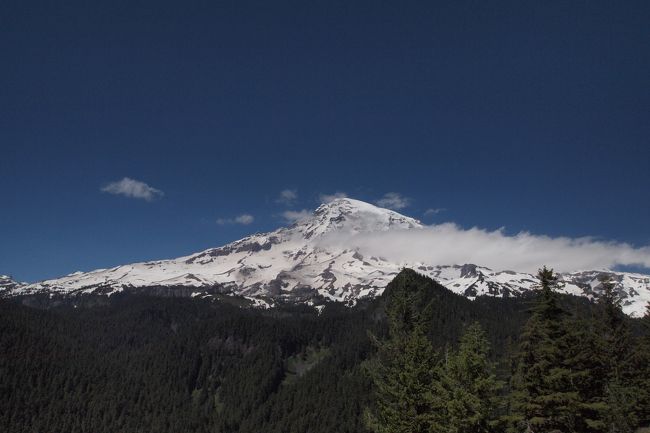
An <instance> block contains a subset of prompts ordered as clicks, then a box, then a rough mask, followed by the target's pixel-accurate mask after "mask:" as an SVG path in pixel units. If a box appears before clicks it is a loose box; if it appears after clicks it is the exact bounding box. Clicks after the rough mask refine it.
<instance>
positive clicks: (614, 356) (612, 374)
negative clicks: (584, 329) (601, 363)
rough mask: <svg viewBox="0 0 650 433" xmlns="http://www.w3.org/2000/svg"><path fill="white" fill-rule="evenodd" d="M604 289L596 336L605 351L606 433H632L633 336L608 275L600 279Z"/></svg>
mask: <svg viewBox="0 0 650 433" xmlns="http://www.w3.org/2000/svg"><path fill="white" fill-rule="evenodd" d="M601 286H602V289H603V292H602V294H601V296H600V298H599V300H598V304H599V306H600V310H601V313H600V318H599V320H598V323H599V324H600V326H599V327H598V329H597V335H598V336H599V337H600V338H601V339H602V344H603V346H604V349H605V352H604V354H605V372H604V373H605V374H604V377H605V380H606V381H605V389H604V400H605V403H606V410H605V424H606V426H605V429H606V431H608V432H610V433H629V432H632V431H634V430H635V429H636V425H637V423H638V420H637V418H636V413H635V412H636V411H635V407H636V405H637V390H636V389H635V387H634V385H633V383H632V382H633V380H632V376H633V373H632V369H631V367H632V365H631V361H632V358H631V356H632V351H631V347H632V344H631V343H632V342H631V334H630V329H629V326H628V324H627V321H626V320H625V314H624V313H623V311H622V309H621V302H620V298H619V296H618V295H617V293H616V289H615V285H614V283H613V282H612V280H611V278H610V277H609V276H608V275H604V276H603V277H601Z"/></svg>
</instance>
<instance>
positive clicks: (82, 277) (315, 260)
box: [0, 198, 650, 316]
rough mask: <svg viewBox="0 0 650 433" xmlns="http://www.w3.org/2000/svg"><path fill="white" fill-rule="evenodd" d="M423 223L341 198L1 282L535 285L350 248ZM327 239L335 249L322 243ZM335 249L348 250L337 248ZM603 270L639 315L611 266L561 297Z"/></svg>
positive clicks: (637, 285) (574, 279)
mask: <svg viewBox="0 0 650 433" xmlns="http://www.w3.org/2000/svg"><path fill="white" fill-rule="evenodd" d="M424 227H425V226H424V225H423V224H422V223H421V222H420V221H418V220H417V219H414V218H411V217H408V216H404V215H402V214H400V213H398V212H395V211H392V210H389V209H383V208H379V207H377V206H374V205H372V204H369V203H365V202H362V201H359V200H354V199H349V198H342V199H337V200H334V201H331V202H329V203H326V204H322V205H321V206H319V207H318V208H317V209H316V210H315V211H314V213H313V214H312V216H311V217H308V218H303V219H301V220H298V221H296V222H295V223H294V224H292V225H290V226H289V227H282V228H279V229H277V230H274V231H271V232H266V233H256V234H253V235H250V236H247V237H245V238H242V239H239V240H237V241H234V242H231V243H229V244H226V245H224V246H221V247H217V248H210V249H207V250H204V251H200V252H197V253H194V254H190V255H188V256H183V257H179V258H176V259H169V260H155V261H148V262H140V263H133V264H127V265H121V266H116V267H113V268H108V269H97V270H94V271H90V272H75V273H72V274H69V275H66V276H64V277H60V278H55V279H51V280H45V281H41V282H37V283H33V284H19V283H15V282H13V283H7V284H5V286H3V285H2V281H0V293H4V296H5V297H11V296H19V295H32V294H39V293H47V294H51V295H53V294H59V295H64V296H74V295H78V294H88V293H95V294H97V293H101V294H106V295H110V294H112V293H117V292H120V291H124V290H132V289H134V288H140V289H142V288H146V287H154V286H155V287H176V286H183V287H186V288H189V289H190V292H191V295H192V296H210V295H211V294H212V293H214V292H215V291H216V292H218V293H225V294H235V295H240V296H243V297H246V298H249V299H251V300H252V301H253V302H255V303H256V305H261V306H264V305H269V304H270V303H272V300H274V299H280V300H284V301H291V302H307V303H310V304H314V303H316V304H318V303H320V302H322V301H336V302H344V303H347V304H354V303H355V302H356V301H357V300H359V299H362V298H365V297H374V296H378V295H379V294H381V293H382V291H383V290H384V288H385V287H386V286H387V284H388V283H389V282H390V281H391V280H392V278H393V277H394V276H395V275H397V274H398V273H399V271H400V270H401V269H402V268H405V267H408V268H412V269H414V270H416V271H417V272H419V273H421V274H423V275H425V276H428V277H431V278H433V279H434V280H436V281H438V282H440V283H441V284H442V285H444V286H445V287H447V288H449V289H450V290H452V291H453V292H455V293H459V294H462V295H464V296H466V297H468V298H471V299H473V298H475V297H477V296H518V295H520V294H522V293H524V292H527V291H530V290H532V289H534V288H535V286H536V279H535V276H534V275H532V274H529V273H523V272H515V271H510V270H502V271H499V270H493V269H490V268H487V267H482V266H480V265H476V264H439V263H421V262H414V263H405V262H400V263H397V262H394V261H389V260H387V259H385V258H383V257H379V256H373V255H370V254H367V253H366V252H364V251H362V250H360V249H359V248H358V247H355V245H354V236H355V235H357V234H366V233H377V232H388V231H391V232H397V233H399V232H400V231H401V230H404V231H412V230H418V229H422V228H424ZM331 236H336V237H337V239H339V242H338V243H337V245H334V244H332V243H328V242H326V240H327V239H329V237H331ZM340 244H345V245H343V246H341V245H340ZM602 274H608V275H610V277H611V278H612V280H613V281H614V283H615V284H616V289H617V291H618V293H619V295H620V296H621V299H622V304H623V309H624V311H625V312H626V313H627V314H630V315H632V316H639V315H642V314H643V312H644V310H645V305H646V303H647V302H650V276H648V275H643V274H635V273H626V272H614V271H609V270H586V271H578V272H571V273H563V274H560V276H561V280H562V283H563V287H562V289H561V291H563V292H565V293H569V294H574V295H578V296H586V297H589V298H594V297H597V296H598V294H599V292H600V290H601V287H600V281H599V277H600V276H601V275H602Z"/></svg>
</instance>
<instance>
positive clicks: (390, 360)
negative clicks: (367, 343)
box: [365, 281, 444, 433]
mask: <svg viewBox="0 0 650 433" xmlns="http://www.w3.org/2000/svg"><path fill="white" fill-rule="evenodd" d="M400 283H401V284H397V285H395V290H394V292H393V294H392V296H391V299H390V300H389V302H388V305H387V307H386V314H387V316H388V325H389V335H388V339H387V340H386V341H379V340H378V339H377V338H375V337H374V336H371V337H372V338H373V340H374V342H375V344H376V346H377V348H378V354H377V357H376V358H375V359H374V360H373V361H371V363H370V364H369V366H368V368H367V370H368V372H369V374H370V377H371V378H372V380H373V383H374V388H375V389H374V397H375V399H374V400H375V405H374V407H373V408H368V409H367V410H366V413H365V419H366V424H367V426H368V427H369V428H370V429H371V430H372V431H374V432H377V433H436V432H443V431H444V430H443V426H442V424H440V415H441V409H442V404H441V401H440V397H439V394H440V390H439V389H438V386H437V383H439V378H438V374H439V365H438V364H439V363H438V360H437V356H436V353H435V352H434V350H433V347H432V345H431V343H430V342H429V340H428V338H427V336H426V329H427V323H428V322H427V320H426V314H425V313H423V312H422V311H418V309H417V306H418V305H419V304H420V303H421V302H420V298H419V295H418V294H417V293H413V292H409V290H408V282H407V281H400Z"/></svg>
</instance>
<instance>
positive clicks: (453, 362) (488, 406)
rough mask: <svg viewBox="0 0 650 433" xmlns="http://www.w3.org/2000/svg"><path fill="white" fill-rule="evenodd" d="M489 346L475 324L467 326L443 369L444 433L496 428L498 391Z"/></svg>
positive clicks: (472, 432) (480, 432)
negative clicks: (456, 348) (455, 349)
mask: <svg viewBox="0 0 650 433" xmlns="http://www.w3.org/2000/svg"><path fill="white" fill-rule="evenodd" d="M489 352H490V343H489V342H488V340H487V336H486V334H485V331H483V329H482V328H481V325H479V323H478V322H474V323H472V324H471V325H469V326H468V327H467V329H466V330H465V333H464V334H463V336H462V337H461V340H460V347H459V348H458V351H456V352H454V353H452V354H451V355H450V356H448V358H447V360H446V362H445V364H444V370H443V376H442V384H443V387H444V389H445V397H444V402H445V405H446V411H445V412H446V419H445V425H446V432H447V433H488V432H495V431H497V429H498V427H499V413H498V411H499V408H500V406H501V402H500V400H501V396H500V395H499V392H500V390H501V389H502V387H503V383H501V382H500V381H498V380H497V379H496V376H495V373H494V371H495V366H494V364H493V363H492V362H491V361H490V359H489Z"/></svg>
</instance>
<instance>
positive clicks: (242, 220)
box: [217, 213, 255, 226]
mask: <svg viewBox="0 0 650 433" xmlns="http://www.w3.org/2000/svg"><path fill="white" fill-rule="evenodd" d="M253 221H255V217H254V216H253V215H250V214H247V213H244V214H241V215H238V216H236V217H235V218H217V224H219V225H226V224H241V225H245V226H247V225H249V224H251V223H252V222H253Z"/></svg>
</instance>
